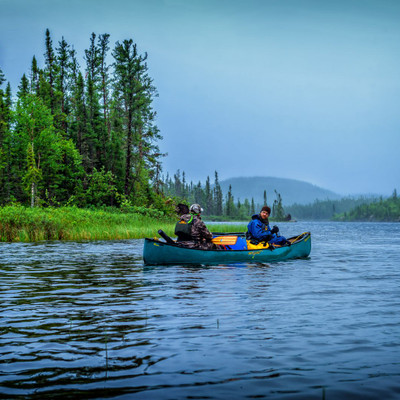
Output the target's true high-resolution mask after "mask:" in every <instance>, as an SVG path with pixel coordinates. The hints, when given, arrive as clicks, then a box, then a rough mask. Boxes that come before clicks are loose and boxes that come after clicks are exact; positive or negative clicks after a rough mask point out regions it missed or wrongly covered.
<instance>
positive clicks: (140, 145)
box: [0, 29, 170, 214]
mask: <svg viewBox="0 0 400 400" xmlns="http://www.w3.org/2000/svg"><path fill="white" fill-rule="evenodd" d="M109 36H110V35H109V34H102V35H99V36H98V37H97V36H96V34H94V33H93V34H92V35H91V38H90V43H89V48H88V49H87V50H85V61H86V65H85V70H84V71H81V70H80V67H79V65H78V62H77V56H76V53H75V50H73V48H72V47H71V46H70V45H69V44H68V43H67V42H66V41H65V40H64V38H62V39H61V41H59V42H58V45H57V47H56V48H54V47H53V40H52V38H51V35H50V31H49V30H48V29H47V30H46V33H45V53H44V68H43V69H41V68H39V67H38V62H37V60H36V58H35V57H33V59H32V64H31V69H30V71H29V74H24V75H23V77H22V79H21V84H20V86H19V90H18V93H17V96H18V102H17V103H16V104H15V105H14V106H13V105H12V102H11V98H12V96H11V89H10V86H9V85H8V87H7V90H6V91H4V90H3V89H1V88H0V204H7V203H9V202H10V201H11V198H12V196H13V197H14V198H15V199H16V200H17V201H18V202H20V203H22V204H35V205H47V206H49V205H62V204H77V205H80V206H89V205H90V206H115V205H118V200H117V195H118V194H122V193H123V194H124V195H125V196H126V198H127V200H128V201H129V202H130V203H131V204H132V205H133V206H138V207H150V205H151V204H157V205H159V206H160V207H161V211H162V212H163V213H166V214H168V213H169V212H170V210H169V209H168V207H165V206H164V203H165V198H164V197H163V195H162V194H160V190H159V189H160V178H159V175H160V171H161V164H160V158H161V157H162V156H163V154H161V153H160V151H159V149H158V146H157V141H158V140H160V139H161V135H160V134H159V130H158V128H157V126H156V124H155V112H154V110H153V109H152V102H153V99H154V97H155V96H157V92H156V89H155V87H154V86H153V84H152V79H151V78H150V77H149V76H148V67H147V62H146V59H147V54H144V55H141V54H139V53H138V51H137V46H136V44H134V43H133V41H132V40H124V41H123V42H122V43H121V44H120V43H117V44H116V45H115V48H114V50H113V51H112V53H111V55H112V56H113V57H114V63H113V64H112V65H111V66H108V65H107V62H106V60H107V59H108V58H109V56H110V54H109V52H110V50H111V49H110V46H109ZM27 76H28V78H27ZM4 82H5V77H4V74H3V73H2V71H1V70H0V86H1V85H2V84H3V83H4Z"/></svg>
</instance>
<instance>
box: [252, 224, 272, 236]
mask: <svg viewBox="0 0 400 400" xmlns="http://www.w3.org/2000/svg"><path fill="white" fill-rule="evenodd" d="M268 228H269V226H268V225H267V230H265V229H264V224H263V223H262V222H261V221H256V223H255V224H253V230H252V232H251V233H252V235H253V236H254V237H255V238H256V239H258V240H270V239H271V231H270V230H269V229H268Z"/></svg>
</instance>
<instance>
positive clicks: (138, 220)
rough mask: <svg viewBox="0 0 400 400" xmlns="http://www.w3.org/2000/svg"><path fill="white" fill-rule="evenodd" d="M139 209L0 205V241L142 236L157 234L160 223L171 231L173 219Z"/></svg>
mask: <svg viewBox="0 0 400 400" xmlns="http://www.w3.org/2000/svg"><path fill="white" fill-rule="evenodd" d="M138 210H139V208H137V209H136V211H138ZM140 211H141V212H140V213H139V212H132V210H131V211H130V212H128V211H127V210H125V212H122V211H121V210H119V209H116V208H109V209H107V210H90V209H82V208H77V207H61V208H53V207H48V208H27V207H23V206H21V205H13V206H8V207H0V241H3V242H4V241H7V242H19V241H23V242H30V241H38V240H92V239H130V238H141V237H145V236H147V237H149V236H150V237H151V236H156V234H157V230H158V229H160V225H162V226H163V229H164V230H165V231H166V232H168V233H169V234H172V233H173V227H174V225H175V221H174V220H173V219H171V218H170V217H165V216H161V215H158V218H156V217H155V212H154V210H145V209H144V208H142V209H141V210H140Z"/></svg>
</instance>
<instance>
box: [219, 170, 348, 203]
mask: <svg viewBox="0 0 400 400" xmlns="http://www.w3.org/2000/svg"><path fill="white" fill-rule="evenodd" d="M220 185H221V189H222V192H223V194H224V196H225V195H227V193H228V191H229V186H231V191H232V195H233V196H234V198H235V199H236V200H240V201H243V200H245V199H246V198H247V199H248V200H251V199H252V198H253V199H254V202H255V203H256V204H262V203H263V202H264V191H266V194H267V203H268V204H272V203H273V201H274V200H275V198H276V194H275V190H276V191H277V192H278V193H279V194H280V195H281V196H282V202H283V205H285V206H290V205H293V204H302V205H305V204H311V203H313V202H314V201H316V200H340V199H341V198H342V197H343V196H342V195H340V194H338V193H334V192H333V191H331V190H328V189H324V188H321V187H319V186H316V185H313V184H311V183H308V182H304V181H299V180H295V179H288V178H275V177H259V176H258V177H257V176H254V177H237V178H228V179H225V180H221V181H220Z"/></svg>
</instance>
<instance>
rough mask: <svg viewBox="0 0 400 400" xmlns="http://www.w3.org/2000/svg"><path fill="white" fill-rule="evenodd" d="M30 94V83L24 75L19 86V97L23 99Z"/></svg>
mask: <svg viewBox="0 0 400 400" xmlns="http://www.w3.org/2000/svg"><path fill="white" fill-rule="evenodd" d="M28 93H29V81H28V78H27V77H26V75H25V74H23V75H22V78H21V82H20V84H19V86H18V92H17V96H18V98H22V97H24V96H26V95H27V94H28Z"/></svg>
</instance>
